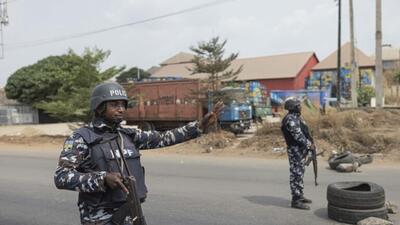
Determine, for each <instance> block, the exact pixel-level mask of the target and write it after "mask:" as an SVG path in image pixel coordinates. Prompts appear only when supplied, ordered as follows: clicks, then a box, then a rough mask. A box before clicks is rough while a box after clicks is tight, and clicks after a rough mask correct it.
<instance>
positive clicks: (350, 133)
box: [0, 110, 400, 162]
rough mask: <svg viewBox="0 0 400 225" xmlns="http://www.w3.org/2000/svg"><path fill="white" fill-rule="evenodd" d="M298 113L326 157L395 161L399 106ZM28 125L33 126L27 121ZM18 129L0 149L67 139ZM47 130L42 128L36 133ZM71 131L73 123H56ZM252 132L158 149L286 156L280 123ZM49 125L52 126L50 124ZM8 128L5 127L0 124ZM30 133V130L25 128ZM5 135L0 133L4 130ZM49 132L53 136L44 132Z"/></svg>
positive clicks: (399, 157) (399, 149)
mask: <svg viewBox="0 0 400 225" xmlns="http://www.w3.org/2000/svg"><path fill="white" fill-rule="evenodd" d="M303 117H304V119H305V121H306V122H307V123H308V125H309V126H310V128H311V130H312V133H313V136H314V139H315V142H316V145H317V147H318V152H320V153H321V155H322V157H324V158H326V159H327V158H328V157H329V155H330V154H331V153H332V152H333V151H337V152H341V151H351V152H354V153H360V154H373V155H374V156H375V158H376V159H378V160H384V161H393V162H399V161H400V138H398V137H399V136H400V110H384V111H383V110H381V111H379V110H369V111H366V110H357V111H356V110H349V111H342V112H337V111H336V110H330V111H328V112H327V113H326V114H324V115H320V114H319V113H315V112H310V111H307V110H304V113H303ZM32 126H33V125H32ZM32 126H27V127H21V126H20V127H19V128H20V131H19V132H18V133H17V134H18V135H15V134H14V135H4V134H3V135H1V136H0V145H1V147H0V148H1V149H5V148H8V149H14V148H26V147H28V148H34V149H41V148H43V149H54V150H57V151H59V150H61V148H62V145H63V142H64V140H65V138H66V135H65V133H68V132H66V131H65V129H64V130H63V132H62V133H60V132H58V133H57V132H55V131H51V132H50V131H49V130H50V128H49V127H45V126H42V127H40V126H41V125H36V126H33V127H32ZM38 126H39V128H41V129H42V130H43V129H44V130H46V131H47V133H46V132H43V131H40V129H38ZM58 126H62V127H63V128H65V127H69V128H71V131H70V132H71V133H72V129H73V128H75V127H76V125H65V124H61V125H58ZM256 128H257V129H255V131H254V133H250V134H245V135H240V136H239V137H235V136H234V135H233V134H232V133H229V132H226V131H220V132H217V133H210V134H206V135H203V136H201V137H200V138H197V139H194V140H190V141H188V142H185V143H182V144H179V145H175V146H171V147H167V148H164V149H161V150H160V151H157V154H158V153H161V154H169V153H174V154H197V155H210V156H232V157H236V156H237V157H257V158H286V150H285V149H286V145H285V142H284V139H283V137H282V133H281V131H280V123H266V122H265V123H264V124H257V126H256ZM51 129H57V127H55V125H52V127H51ZM1 130H8V128H7V127H0V133H1V132H2V131H1ZM32 130H33V131H35V132H30V131H32ZM3 133H4V131H3ZM48 133H51V134H52V135H49V134H48Z"/></svg>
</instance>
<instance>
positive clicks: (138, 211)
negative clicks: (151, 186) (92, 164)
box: [110, 139, 146, 225]
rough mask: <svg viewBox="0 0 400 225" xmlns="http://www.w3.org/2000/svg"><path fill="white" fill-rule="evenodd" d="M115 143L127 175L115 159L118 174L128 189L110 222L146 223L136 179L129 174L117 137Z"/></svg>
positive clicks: (122, 224) (121, 224)
mask: <svg viewBox="0 0 400 225" xmlns="http://www.w3.org/2000/svg"><path fill="white" fill-rule="evenodd" d="M121 140H122V139H121ZM117 144H118V150H119V155H120V156H121V159H122V161H123V164H124V166H125V168H126V172H127V174H128V176H124V173H123V172H122V168H121V164H120V163H119V162H118V159H116V161H117V164H118V168H119V170H120V174H121V176H122V179H123V181H122V183H123V184H124V185H125V187H126V189H128V191H129V193H128V195H127V198H126V202H125V203H124V204H123V205H122V206H121V207H120V208H119V209H118V210H117V211H116V212H115V213H114V214H113V216H112V220H111V222H112V223H113V224H115V225H125V224H131V225H146V221H145V219H144V216H143V211H142V206H141V204H140V199H139V197H138V195H137V192H136V179H135V177H133V175H131V172H130V171H129V167H128V163H127V162H126V159H125V157H124V154H123V151H122V148H121V146H123V145H122V144H121V145H120V144H119V143H118V139H117ZM110 147H111V150H112V151H113V153H114V155H115V156H117V154H115V150H114V149H113V148H112V146H111V144H110Z"/></svg>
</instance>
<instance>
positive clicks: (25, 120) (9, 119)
mask: <svg viewBox="0 0 400 225" xmlns="http://www.w3.org/2000/svg"><path fill="white" fill-rule="evenodd" d="M37 123H39V116H38V111H37V109H34V108H32V107H31V106H25V105H0V125H13V124H37Z"/></svg>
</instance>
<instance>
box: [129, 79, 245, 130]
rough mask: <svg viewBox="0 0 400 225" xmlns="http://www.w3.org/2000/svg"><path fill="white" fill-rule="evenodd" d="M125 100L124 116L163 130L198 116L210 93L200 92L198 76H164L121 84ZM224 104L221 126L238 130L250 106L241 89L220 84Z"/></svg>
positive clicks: (209, 103) (208, 104) (131, 121)
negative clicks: (125, 96) (126, 95)
mask: <svg viewBox="0 0 400 225" xmlns="http://www.w3.org/2000/svg"><path fill="white" fill-rule="evenodd" d="M124 86H125V89H126V90H127V93H128V97H129V99H130V101H129V104H128V109H127V113H126V116H125V120H126V121H127V124H130V125H138V126H139V128H141V129H143V130H153V129H155V130H167V129H171V128H176V127H179V126H182V125H184V124H185V123H187V122H190V121H194V120H200V119H201V118H202V117H203V116H204V115H205V114H206V113H207V112H208V111H210V110H212V109H211V107H212V105H213V104H212V100H213V95H211V94H202V91H201V90H202V89H203V88H202V87H203V84H202V83H201V82H200V81H199V80H189V79H182V80H167V81H150V82H140V83H135V84H132V85H130V84H125V85H124ZM224 92H226V93H225V94H222V95H223V96H226V98H224V99H223V100H224V103H225V107H224V110H223V112H222V113H221V115H220V117H219V122H220V124H221V126H222V128H224V129H227V130H230V131H232V132H233V133H235V134H236V133H242V132H244V130H245V129H248V128H249V127H250V124H251V117H252V114H251V106H250V104H249V103H248V102H246V100H245V99H246V98H245V97H244V96H245V92H244V90H243V89H237V90H236V89H235V90H233V89H232V90H231V89H229V88H224V89H223V90H222V91H221V93H224Z"/></svg>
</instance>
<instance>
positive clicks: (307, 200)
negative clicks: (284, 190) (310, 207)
mask: <svg viewBox="0 0 400 225" xmlns="http://www.w3.org/2000/svg"><path fill="white" fill-rule="evenodd" d="M300 201H301V202H302V203H312V201H311V199H308V198H306V197H304V196H301V198H300Z"/></svg>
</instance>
